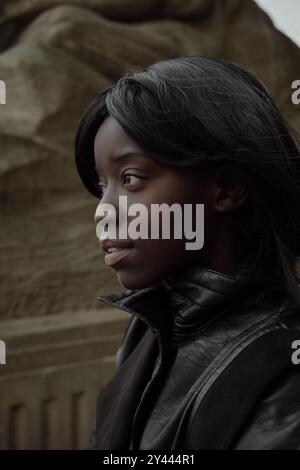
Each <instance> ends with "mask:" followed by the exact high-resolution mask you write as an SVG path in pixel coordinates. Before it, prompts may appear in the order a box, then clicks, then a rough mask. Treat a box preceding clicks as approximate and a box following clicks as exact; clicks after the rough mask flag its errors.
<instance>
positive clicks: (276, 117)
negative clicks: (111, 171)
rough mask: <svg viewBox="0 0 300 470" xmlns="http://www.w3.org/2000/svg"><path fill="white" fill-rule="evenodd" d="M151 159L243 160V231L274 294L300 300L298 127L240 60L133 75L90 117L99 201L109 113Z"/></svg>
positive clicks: (89, 177)
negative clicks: (99, 161) (101, 137)
mask: <svg viewBox="0 0 300 470" xmlns="http://www.w3.org/2000/svg"><path fill="white" fill-rule="evenodd" d="M109 115H110V116H112V117H114V118H115V119H116V120H117V121H118V122H119V124H120V125H121V126H122V127H123V129H124V130H125V132H126V133H127V134H128V136H129V137H131V138H132V139H133V140H134V141H135V142H136V143H138V144H139V145H140V146H141V147H142V148H144V149H145V150H146V151H147V152H148V154H149V156H150V157H151V158H154V159H156V160H158V161H160V162H164V163H167V164H169V165H178V166H180V165H182V166H186V165H194V166H195V167H196V166H197V167H198V168H199V169H201V165H202V166H203V167H204V165H224V164H226V165H235V166H238V167H240V168H242V170H243V172H244V174H246V175H247V184H248V197H247V201H246V203H245V204H244V205H243V206H242V207H241V208H239V209H237V210H236V220H238V221H239V223H238V224H237V227H238V230H239V235H240V237H241V240H243V241H244V243H245V247H247V244H248V248H249V253H251V260H252V266H259V267H261V268H262V272H263V274H264V275H265V276H266V277H267V279H268V280H269V281H270V285H271V289H273V290H274V291H275V290H276V289H278V288H280V286H281V287H283V288H284V289H285V290H287V291H288V293H289V294H290V296H291V298H292V299H293V300H294V301H295V302H296V303H297V305H299V306H300V297H299V287H298V282H297V278H296V276H295V259H296V256H298V254H299V251H300V156H299V149H298V148H297V145H296V143H295V139H294V137H293V136H292V132H293V131H292V130H291V128H290V127H289V125H288V124H287V122H286V121H285V119H284V117H283V116H282V114H281V113H280V112H279V110H278V109H277V107H276V105H275V104H274V102H273V100H272V98H271V97H270V95H269V94H268V92H267V91H266V89H265V88H264V86H263V85H262V84H261V83H260V82H259V81H258V80H257V79H256V78H255V77H254V75H253V74H251V73H249V72H248V71H245V70H244V69H243V68H241V67H240V66H239V65H238V64H235V63H231V62H228V61H225V60H221V59H212V58H204V57H199V56H189V57H178V58H175V59H170V60H165V61H161V62H157V63H155V64H153V65H151V66H149V67H147V68H145V69H142V70H135V71H131V72H128V73H127V74H125V76H123V77H122V78H120V79H119V80H118V82H117V83H116V84H114V85H113V86H111V87H109V88H107V89H105V90H103V91H102V92H101V93H100V94H99V96H97V97H96V99H95V100H94V101H93V102H92V103H91V105H90V106H89V107H88V109H87V110H86V112H85V113H84V115H83V117H82V119H81V121H80V124H79V127H78V130H77V134H76V143H75V147H76V148H75V155H76V165H77V168H78V171H79V174H80V177H81V179H82V181H83V183H84V185H85V186H86V188H87V189H88V190H89V191H90V193H92V194H93V195H94V196H96V197H97V198H99V197H101V190H100V188H99V186H98V175H97V173H96V171H95V159H94V150H93V148H94V139H95V135H96V133H97V131H98V129H99V127H100V125H101V124H102V122H103V120H104V119H105V118H106V117H107V116H109Z"/></svg>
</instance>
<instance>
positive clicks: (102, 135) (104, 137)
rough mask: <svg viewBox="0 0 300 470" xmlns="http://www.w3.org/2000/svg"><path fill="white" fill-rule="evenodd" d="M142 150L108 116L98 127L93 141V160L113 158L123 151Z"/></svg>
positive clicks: (116, 122) (115, 121)
mask: <svg viewBox="0 0 300 470" xmlns="http://www.w3.org/2000/svg"><path fill="white" fill-rule="evenodd" d="M140 150H142V149H141V148H140V147H139V146H138V144H136V143H135V142H134V141H133V140H132V139H131V138H130V137H129V136H128V135H127V134H126V133H125V132H124V130H123V128H122V126H121V125H120V124H119V123H118V121H117V120H116V119H114V118H113V117H111V116H108V117H107V118H106V119H105V120H104V121H103V123H102V125H101V126H100V127H99V129H98V131H97V134H96V136H95V141H94V154H95V158H96V159H97V158H99V157H100V155H101V158H103V157H105V156H113V155H116V154H119V153H121V152H125V151H140Z"/></svg>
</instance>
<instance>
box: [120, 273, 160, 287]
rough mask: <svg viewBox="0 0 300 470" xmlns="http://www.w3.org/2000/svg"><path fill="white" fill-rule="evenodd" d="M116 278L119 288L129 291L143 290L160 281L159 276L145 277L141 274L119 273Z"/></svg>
mask: <svg viewBox="0 0 300 470" xmlns="http://www.w3.org/2000/svg"><path fill="white" fill-rule="evenodd" d="M143 275H144V276H143ZM117 277H118V281H119V283H120V284H121V286H122V287H124V288H125V289H130V290H136V289H144V288H145V287H149V286H151V285H152V284H155V283H157V282H159V281H160V280H161V278H160V277H159V276H145V273H143V272H142V273H141V274H129V273H124V272H121V271H119V272H118V273H117Z"/></svg>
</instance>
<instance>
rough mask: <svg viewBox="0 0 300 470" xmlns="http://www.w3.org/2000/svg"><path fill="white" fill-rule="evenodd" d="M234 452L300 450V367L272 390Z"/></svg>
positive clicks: (244, 431) (280, 380)
mask: <svg viewBox="0 0 300 470" xmlns="http://www.w3.org/2000/svg"><path fill="white" fill-rule="evenodd" d="M234 450H300V366H294V367H291V369H289V371H288V372H286V373H284V374H282V375H281V376H280V377H279V378H278V379H277V380H276V381H275V382H273V384H272V386H270V387H269V389H268V390H267V392H266V393H265V394H264V396H263V397H262V399H261V400H260V402H259V404H258V406H257V408H256V409H255V411H254V413H253V414H252V415H251V417H250V418H249V419H248V421H247V423H245V426H244V429H243V431H242V433H241V437H240V438H239V439H238V442H237V443H236V445H235V446H234Z"/></svg>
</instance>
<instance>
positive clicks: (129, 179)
mask: <svg viewBox="0 0 300 470" xmlns="http://www.w3.org/2000/svg"><path fill="white" fill-rule="evenodd" d="M94 153H95V168H96V170H97V172H98V174H99V180H100V185H101V186H102V189H103V197H102V199H101V200H100V202H99V204H104V203H109V204H112V205H113V206H114V208H115V211H116V215H117V219H116V225H117V227H118V222H119V219H118V214H119V196H127V206H128V207H130V205H132V204H135V203H142V204H143V205H145V206H146V207H147V208H148V214H149V215H148V222H149V227H150V226H151V204H162V203H166V204H168V205H172V204H173V203H179V204H180V205H182V204H192V205H193V208H194V210H196V209H195V208H196V204H204V246H203V248H202V249H200V250H196V251H195V250H187V249H186V248H185V243H186V241H187V240H186V239H184V237H183V238H181V239H175V238H174V236H173V237H172V227H171V239H163V238H161V232H160V238H159V239H151V238H148V239H142V238H138V239H136V240H132V239H130V237H127V242H128V241H129V242H130V246H131V248H129V252H128V254H127V255H126V256H125V257H123V258H122V259H120V260H119V261H117V262H115V263H114V264H111V267H112V268H113V269H114V270H115V272H116V274H117V276H118V280H119V282H120V283H121V285H123V286H124V287H125V288H127V289H140V288H143V287H147V286H149V285H151V284H154V283H156V282H159V281H161V280H163V279H165V278H166V277H169V276H171V275H172V274H174V273H176V272H178V271H179V270H181V269H184V268H185V267H187V266H188V265H190V264H194V263H207V262H208V257H209V253H210V251H211V246H212V245H213V243H214V238H215V235H216V233H217V229H216V228H217V225H216V219H215V213H214V211H213V210H212V205H213V195H212V191H211V188H212V178H213V176H212V174H210V173H209V172H208V171H206V173H205V174H204V173H203V174H202V173H201V170H199V169H198V170H196V171H195V168H189V167H176V166H171V165H165V164H163V163H159V162H157V161H154V160H153V159H151V158H150V157H149V156H147V153H146V152H145V151H144V150H143V149H142V148H141V147H139V145H137V144H136V143H135V142H134V141H133V140H131V139H130V138H129V137H128V135H127V134H126V133H125V132H124V130H123V128H122V127H121V126H120V125H119V123H118V122H117V121H116V120H115V119H114V118H112V117H110V116H109V117H108V118H106V119H105V120H104V122H103V124H102V125H101V126H100V128H99V130H98V132H97V134H96V137H95V142H94ZM98 207H99V205H98ZM97 212H98V211H97ZM182 213H183V212H182ZM126 215H127V214H126ZM133 218H134V217H128V224H129V223H130V221H131V220H132V219H133ZM99 220H100V217H98V216H97V214H96V216H95V221H96V223H97V222H99ZM195 220H196V218H195ZM193 223H194V222H193ZM193 229H195V223H194V226H193ZM198 229H199V227H198ZM117 238H118V236H117V237H116V239H117ZM123 241H124V239H123ZM125 243H126V241H125ZM104 245H105V244H104ZM102 247H103V242H102ZM113 257H115V255H114V256H113ZM113 257H112V256H111V255H110V256H106V258H113ZM108 263H109V261H108ZM109 264H110V263H109Z"/></svg>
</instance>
